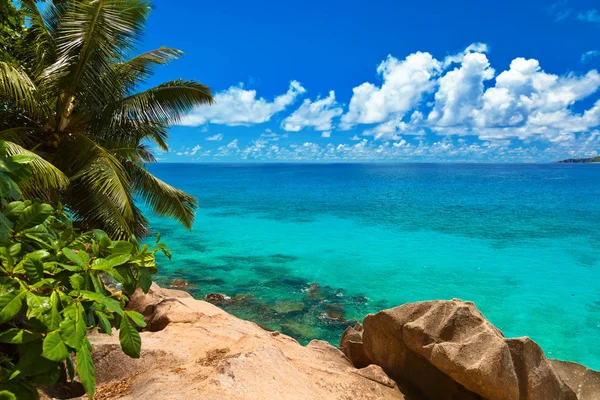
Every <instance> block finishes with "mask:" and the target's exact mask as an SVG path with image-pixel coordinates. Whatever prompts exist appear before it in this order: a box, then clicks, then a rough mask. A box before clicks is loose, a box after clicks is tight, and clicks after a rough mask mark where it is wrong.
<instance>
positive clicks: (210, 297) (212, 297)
mask: <svg viewBox="0 0 600 400" xmlns="http://www.w3.org/2000/svg"><path fill="white" fill-rule="evenodd" d="M230 298H231V297H229V296H226V295H224V294H221V293H209V294H207V295H206V301H208V302H211V303H220V302H222V301H225V300H229V299H230Z"/></svg>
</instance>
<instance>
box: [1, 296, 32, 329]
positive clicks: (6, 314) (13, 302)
mask: <svg viewBox="0 0 600 400" xmlns="http://www.w3.org/2000/svg"><path fill="white" fill-rule="evenodd" d="M26 294H27V291H21V290H13V291H11V292H7V293H4V294H3V295H1V296H0V324H3V323H5V322H7V321H10V320H11V319H12V318H13V317H14V316H15V315H17V313H18V312H19V311H21V307H22V306H23V298H24V297H25V295H26Z"/></svg>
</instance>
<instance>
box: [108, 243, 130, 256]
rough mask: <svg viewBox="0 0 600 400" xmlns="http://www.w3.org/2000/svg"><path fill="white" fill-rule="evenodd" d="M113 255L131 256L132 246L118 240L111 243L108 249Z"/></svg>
mask: <svg viewBox="0 0 600 400" xmlns="http://www.w3.org/2000/svg"><path fill="white" fill-rule="evenodd" d="M108 248H109V249H110V250H111V252H112V253H113V254H131V251H132V250H133V245H132V244H131V243H129V242H126V241H125V240H118V241H116V242H112V245H110V246H109V247H108Z"/></svg>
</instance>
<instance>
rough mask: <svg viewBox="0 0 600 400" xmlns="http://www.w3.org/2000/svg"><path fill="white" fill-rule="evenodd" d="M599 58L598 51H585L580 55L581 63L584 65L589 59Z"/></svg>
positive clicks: (599, 53) (599, 52) (599, 51)
mask: <svg viewBox="0 0 600 400" xmlns="http://www.w3.org/2000/svg"><path fill="white" fill-rule="evenodd" d="M598 56H600V50H590V51H586V52H585V53H583V54H582V55H581V62H582V63H585V62H587V61H588V60H589V59H591V58H594V57H598Z"/></svg>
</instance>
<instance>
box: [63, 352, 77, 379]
mask: <svg viewBox="0 0 600 400" xmlns="http://www.w3.org/2000/svg"><path fill="white" fill-rule="evenodd" d="M65 364H67V377H68V378H69V380H70V381H73V379H75V364H73V360H72V359H71V357H67V358H66V359H65Z"/></svg>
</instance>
